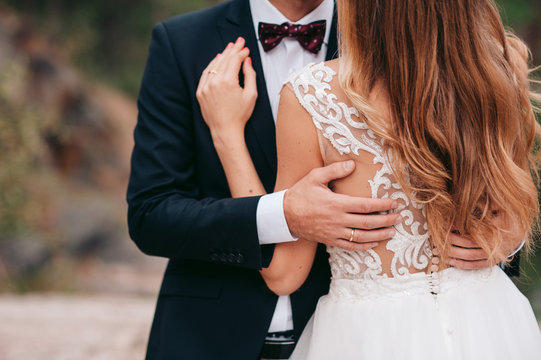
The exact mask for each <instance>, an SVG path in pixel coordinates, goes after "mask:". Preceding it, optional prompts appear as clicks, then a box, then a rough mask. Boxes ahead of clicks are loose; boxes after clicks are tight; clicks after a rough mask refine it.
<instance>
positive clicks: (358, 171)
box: [220, 0, 541, 360]
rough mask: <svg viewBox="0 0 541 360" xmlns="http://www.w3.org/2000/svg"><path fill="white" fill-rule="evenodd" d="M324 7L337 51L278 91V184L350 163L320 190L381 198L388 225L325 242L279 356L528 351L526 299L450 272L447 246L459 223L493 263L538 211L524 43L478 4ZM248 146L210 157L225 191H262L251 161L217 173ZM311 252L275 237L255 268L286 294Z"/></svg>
mask: <svg viewBox="0 0 541 360" xmlns="http://www.w3.org/2000/svg"><path fill="white" fill-rule="evenodd" d="M337 5H338V10H339V24H340V25H339V32H340V40H341V49H340V50H341V53H340V55H341V56H340V58H339V59H338V60H335V61H331V62H328V63H319V64H312V65H310V66H308V67H306V68H305V69H303V70H301V71H300V72H298V73H297V74H294V75H293V76H292V77H291V78H290V80H289V81H288V82H287V83H286V86H285V87H284V90H283V91H282V95H281V102H280V110H279V114H278V121H277V148H278V178H277V184H276V189H277V190H280V189H285V188H288V187H289V186H291V185H292V184H294V183H295V182H296V181H297V180H298V179H300V178H301V177H303V176H304V175H306V173H308V172H309V171H310V170H311V169H313V168H317V167H320V166H323V165H328V164H331V163H334V162H337V161H343V160H348V159H350V160H353V161H354V163H355V171H354V172H353V174H352V175H351V176H349V177H347V178H345V179H342V180H340V181H337V182H335V183H334V184H332V188H333V190H334V191H335V192H337V193H343V194H347V195H354V196H364V197H373V198H392V199H395V200H396V201H397V202H398V205H399V206H398V210H397V211H398V212H399V213H400V215H401V217H402V221H401V222H400V223H399V224H397V225H396V226H395V227H394V232H393V236H392V238H391V239H390V240H389V241H387V242H383V243H380V244H378V245H377V246H375V247H373V248H372V249H370V250H367V251H362V252H353V251H346V250H342V249H339V248H334V247H328V249H327V250H328V252H329V254H330V258H329V261H330V265H331V270H332V280H331V285H330V291H329V294H328V295H326V296H323V297H322V298H321V299H320V300H319V303H318V306H317V309H316V311H315V313H314V315H313V317H312V318H311V320H310V321H309V323H308V325H307V326H306V328H305V330H304V332H303V335H302V336H301V338H300V339H299V341H298V344H297V347H296V350H295V352H294V353H293V355H292V357H291V359H292V360H302V359H310V360H312V359H314V360H315V359H321V360H328V359H340V360H348V359H427V360H428V359H472V360H473V359H502V360H503V359H506V360H508V359H521V360H527V359H532V360H533V359H541V335H540V331H539V327H538V324H537V322H536V319H535V317H534V314H533V311H532V309H531V306H530V304H529V303H528V301H527V299H526V298H525V297H524V296H523V295H522V294H521V293H520V292H519V291H518V289H517V288H516V287H515V286H514V284H513V283H512V282H511V281H510V280H509V278H508V277H507V276H506V275H505V274H504V273H503V272H502V270H501V269H500V268H499V267H498V266H494V267H492V268H487V269H483V270H459V269H456V268H453V267H452V265H453V259H452V257H450V256H449V246H450V245H449V238H450V237H452V236H453V232H460V233H461V234H469V236H470V238H471V240H470V241H471V242H470V243H469V244H464V247H471V246H472V244H473V245H475V246H477V247H480V248H482V249H483V251H486V252H488V253H489V254H490V260H491V261H492V263H494V264H496V263H498V262H499V261H501V260H502V259H505V254H506V249H507V248H506V241H505V239H506V238H507V237H506V235H509V232H515V233H516V234H517V236H523V234H526V233H528V232H529V231H530V228H531V226H532V223H533V221H534V218H535V217H536V216H537V212H538V202H537V192H536V187H535V183H534V180H533V179H532V177H531V175H530V174H531V173H530V170H532V168H533V162H532V161H531V159H529V156H530V155H529V154H530V152H531V151H532V147H533V140H534V133H535V131H536V123H535V115H534V109H533V107H532V105H531V102H530V101H531V99H533V98H535V97H536V96H537V95H535V94H533V93H531V92H530V90H529V80H528V67H527V60H528V59H527V55H528V51H527V48H526V47H525V45H524V44H523V43H522V42H521V41H519V40H518V39H516V38H515V37H513V36H512V35H510V34H506V33H505V32H504V29H503V26H502V23H501V19H500V16H499V14H498V12H497V9H496V6H495V4H494V3H493V1H492V0H438V1H433V0H385V1H379V0H341V1H338V2H337ZM241 145H242V146H244V145H243V144H241ZM233 148H237V147H235V146H232V149H233ZM247 154H248V153H247V151H242V152H235V153H232V154H229V155H225V156H230V158H229V159H228V160H227V161H224V159H222V163H223V164H224V167H225V168H226V174H227V176H228V181H229V183H230V185H234V186H235V188H236V189H239V188H244V189H245V190H243V191H241V193H238V194H235V195H236V196H248V195H251V194H253V193H254V192H255V193H257V192H258V191H259V189H260V188H262V186H261V187H260V184H258V179H257V173H256V172H255V170H254V169H252V170H251V173H252V174H254V175H253V177H252V178H250V179H247V178H246V177H242V178H241V177H235V176H234V171H233V170H232V169H229V170H228V168H227V167H228V166H230V164H231V163H233V162H237V166H244V167H252V168H253V165H252V164H251V160H250V158H249V155H247ZM220 156H222V154H220ZM239 163H241V165H238V164H239ZM254 184H255V185H254ZM286 196H287V193H286ZM337 206H346V205H345V204H337ZM355 231H357V230H355V229H351V233H348V234H344V235H343V238H344V239H348V238H349V239H352V238H353V235H354V233H355ZM488 239H490V240H488ZM528 244H529V241H527V246H528ZM315 251H316V244H314V243H311V242H307V241H303V240H302V239H299V240H298V241H296V242H291V243H282V244H278V245H276V249H275V254H274V257H273V260H272V263H271V265H270V267H269V268H267V269H263V270H262V271H261V275H262V276H263V278H264V279H265V282H266V283H267V285H268V286H269V288H270V289H271V290H273V291H274V292H275V293H277V294H279V295H285V294H290V293H292V292H293V291H295V290H297V289H298V288H299V287H300V286H301V285H302V283H303V282H304V280H305V279H306V277H307V275H308V273H309V271H310V267H311V264H312V260H313V257H314V254H315Z"/></svg>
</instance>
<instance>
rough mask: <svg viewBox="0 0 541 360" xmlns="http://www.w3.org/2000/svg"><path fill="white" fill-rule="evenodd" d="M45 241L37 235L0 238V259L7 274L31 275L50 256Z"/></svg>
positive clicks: (39, 268)
mask: <svg viewBox="0 0 541 360" xmlns="http://www.w3.org/2000/svg"><path fill="white" fill-rule="evenodd" d="M46 243H47V242H46V239H44V238H41V237H39V236H38V235H28V236H20V237H19V238H11V239H0V261H1V262H2V263H3V264H4V267H5V269H6V271H7V273H8V275H9V274H18V275H21V276H31V275H34V274H35V273H36V272H38V271H39V270H41V268H42V267H43V266H44V265H45V264H46V263H47V261H48V260H49V259H50V257H51V251H50V250H49V249H48V247H47V246H46Z"/></svg>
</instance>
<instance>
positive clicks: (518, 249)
mask: <svg viewBox="0 0 541 360" xmlns="http://www.w3.org/2000/svg"><path fill="white" fill-rule="evenodd" d="M524 244H526V239H524V240H522V242H521V243H520V245H519V246H518V248H517V249H516V250H515V251H514V252H513V253H512V254H511V255H509V256H508V257H507V258H510V257H513V256H515V255H516V254H517V253H518V252H519V251H520V250H521V249H522V248H523V247H524Z"/></svg>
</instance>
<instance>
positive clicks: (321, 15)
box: [250, 0, 334, 44]
mask: <svg viewBox="0 0 541 360" xmlns="http://www.w3.org/2000/svg"><path fill="white" fill-rule="evenodd" d="M250 10H251V12H252V19H253V21H254V28H255V33H256V36H257V34H258V31H259V29H258V26H259V23H260V22H264V23H271V24H282V23H285V22H292V21H290V20H289V19H288V18H286V17H285V16H284V14H282V13H281V12H280V11H279V10H278V9H277V8H275V7H274V5H272V4H271V3H270V1H269V0H250ZM333 13H334V0H323V1H322V2H321V4H319V6H318V7H316V8H315V9H314V10H312V11H311V12H310V13H308V14H306V16H304V17H303V18H302V19H300V20H299V21H295V24H301V25H305V24H309V23H311V22H314V21H318V20H326V21H327V26H326V29H325V38H324V43H325V44H328V43H329V35H330V32H331V31H330V30H331V26H332V20H333Z"/></svg>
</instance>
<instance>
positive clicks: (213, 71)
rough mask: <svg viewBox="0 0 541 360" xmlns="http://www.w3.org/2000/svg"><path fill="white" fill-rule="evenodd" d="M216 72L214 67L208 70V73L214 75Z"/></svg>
mask: <svg viewBox="0 0 541 360" xmlns="http://www.w3.org/2000/svg"><path fill="white" fill-rule="evenodd" d="M217 73H218V72H217V71H216V70H214V69H212V70H209V74H212V75H216V74H217Z"/></svg>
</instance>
